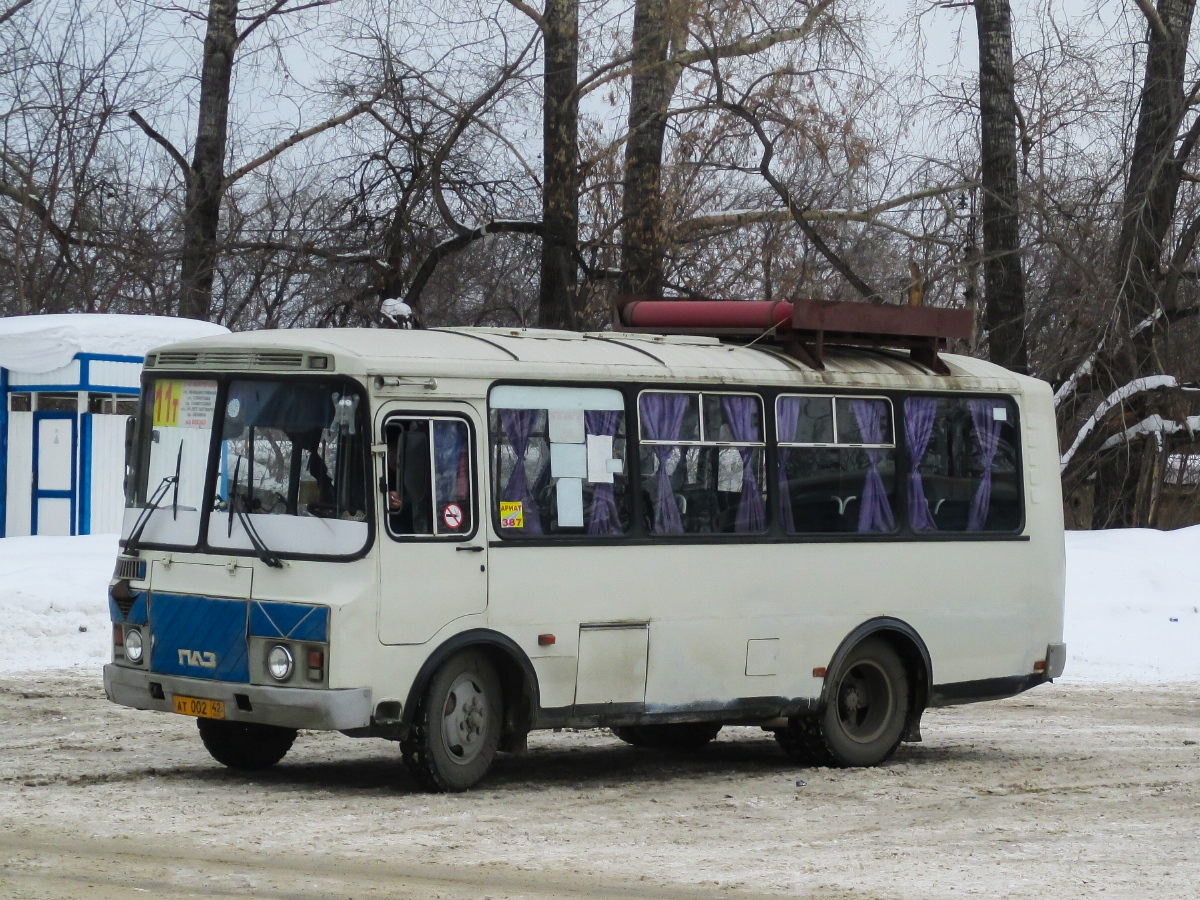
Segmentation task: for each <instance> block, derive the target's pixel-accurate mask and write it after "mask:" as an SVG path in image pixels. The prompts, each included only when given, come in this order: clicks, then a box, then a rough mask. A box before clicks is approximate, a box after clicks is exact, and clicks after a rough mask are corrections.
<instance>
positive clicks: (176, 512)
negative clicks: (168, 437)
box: [171, 441, 183, 522]
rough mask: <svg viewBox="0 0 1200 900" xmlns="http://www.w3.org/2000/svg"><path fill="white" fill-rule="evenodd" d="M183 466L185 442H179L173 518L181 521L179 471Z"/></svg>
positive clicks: (172, 506) (172, 508) (176, 458)
mask: <svg viewBox="0 0 1200 900" xmlns="http://www.w3.org/2000/svg"><path fill="white" fill-rule="evenodd" d="M182 466H183V441H180V442H179V452H178V453H176V454H175V491H174V494H173V495H172V497H171V518H172V519H173V520H174V521H176V522H177V521H179V470H180V468H181V467H182Z"/></svg>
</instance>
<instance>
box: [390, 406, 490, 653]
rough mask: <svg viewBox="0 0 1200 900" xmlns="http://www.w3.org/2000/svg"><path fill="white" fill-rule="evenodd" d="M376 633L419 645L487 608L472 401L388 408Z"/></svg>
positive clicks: (477, 432) (476, 424) (478, 431)
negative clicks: (435, 406)
mask: <svg viewBox="0 0 1200 900" xmlns="http://www.w3.org/2000/svg"><path fill="white" fill-rule="evenodd" d="M381 421H382V426H381V430H380V432H381V438H382V440H381V443H382V444H383V452H382V453H380V454H377V456H376V474H377V476H378V478H379V481H378V490H379V491H380V495H381V496H380V509H381V514H380V535H379V542H380V553H379V558H380V587H379V619H378V629H379V640H380V642H381V643H384V644H422V643H424V642H426V641H428V640H429V639H430V638H432V637H433V636H434V635H435V634H437V632H438V631H439V630H441V629H442V628H443V627H445V626H446V625H448V624H449V623H451V622H453V621H454V620H455V619H460V618H462V617H463V616H469V615H472V614H477V613H482V612H484V611H485V610H486V609H487V574H486V570H487V555H488V554H487V536H486V532H485V531H484V529H482V528H481V527H480V514H479V477H478V467H479V453H478V446H479V435H480V434H481V433H482V431H481V429H480V425H479V422H478V421H477V418H476V415H475V412H474V410H473V409H472V408H471V407H469V406H467V405H466V404H447V405H445V406H443V407H440V408H437V409H430V408H429V407H421V408H416V407H408V408H406V407H405V406H402V405H400V404H396V405H394V406H391V407H388V408H385V410H384V412H383V414H382V419H381Z"/></svg>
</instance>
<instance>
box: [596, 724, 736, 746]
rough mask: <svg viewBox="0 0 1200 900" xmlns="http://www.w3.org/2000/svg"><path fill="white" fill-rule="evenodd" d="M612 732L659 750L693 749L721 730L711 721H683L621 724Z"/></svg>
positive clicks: (626, 740)
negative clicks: (653, 723)
mask: <svg viewBox="0 0 1200 900" xmlns="http://www.w3.org/2000/svg"><path fill="white" fill-rule="evenodd" d="M612 731H613V734H615V735H616V736H617V737H619V738H620V739H621V740H623V741H624V742H625V743H627V744H632V745H633V746H635V747H652V748H654V749H659V750H695V749H697V748H699V747H703V746H704V745H705V744H708V743H710V742H711V741H712V740H713V738H715V737H716V736H717V735H718V734H719V733H720V731H721V726H720V725H719V724H716V723H713V722H685V723H679V724H673V725H622V726H621V727H619V728H614V729H613V730H612Z"/></svg>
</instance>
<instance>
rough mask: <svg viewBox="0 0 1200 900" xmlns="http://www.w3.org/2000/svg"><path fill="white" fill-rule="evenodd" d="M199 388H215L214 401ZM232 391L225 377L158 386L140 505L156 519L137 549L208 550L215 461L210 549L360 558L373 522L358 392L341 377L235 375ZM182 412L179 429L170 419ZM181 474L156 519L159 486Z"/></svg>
mask: <svg viewBox="0 0 1200 900" xmlns="http://www.w3.org/2000/svg"><path fill="white" fill-rule="evenodd" d="M201 386H203V388H204V390H207V391H208V394H207V395H206V399H205V400H204V402H201V401H200V399H199V397H198V396H197V395H198V392H199V391H200V390H201ZM223 387H224V390H222V391H220V392H219V393H218V384H217V382H216V381H186V380H184V381H172V380H161V381H157V382H155V383H154V391H155V395H156V400H155V403H154V407H153V413H152V416H151V419H152V429H153V430H152V433H151V436H150V442H149V450H148V455H147V456H146V457H145V458H146V465H145V467H144V468H145V473H144V475H143V477H141V478H139V479H138V485H139V487H138V492H137V494H136V498H135V499H136V503H135V504H134V505H135V506H137V507H140V508H141V515H142V516H143V517H144V516H145V515H146V514H147V513H149V516H150V518H149V520H148V521H147V522H146V524H145V526H144V533H143V535H142V536H141V539H140V541H139V543H142V544H170V545H174V546H195V545H196V544H197V543H198V541H199V537H200V528H201V522H200V511H201V508H202V506H203V504H202V503H201V499H202V497H203V494H204V485H205V476H206V474H207V469H208V467H209V459H210V457H211V459H212V462H211V465H212V466H213V467H215V472H214V473H213V478H212V481H211V482H210V483H211V484H212V488H211V490H212V495H211V496H210V497H209V504H208V506H209V509H208V513H209V515H208V522H207V527H206V533H205V544H206V545H207V546H208V548H210V549H212V550H234V551H245V552H248V553H258V552H259V550H260V548H262V547H263V546H264V545H265V547H266V548H267V549H268V550H269V551H270V552H271V553H292V554H302V555H314V556H344V555H350V554H354V553H357V552H359V551H361V550H362V549H363V548H364V546H365V545H366V543H367V541H368V540H369V536H370V526H369V524H368V502H369V498H368V491H367V477H366V448H367V435H366V434H365V433H364V432H365V412H366V410H365V409H364V408H360V407H361V406H362V404H361V398H360V394H359V393H358V392H357V391H356V390H355V389H354V387H353V386H352V385H351V384H349V383H348V382H344V381H340V380H335V379H320V380H309V379H303V380H301V379H295V380H289V381H277V380H271V379H265V378H264V379H241V378H231V379H230V380H228V381H227V382H226V383H225V384H224V385H223ZM160 398H162V401H161V402H160ZM218 400H219V401H220V403H221V409H220V417H219V421H218V418H217V415H216V412H217V408H216V405H217V402H218ZM176 406H177V407H178V408H179V409H180V412H179V413H178V416H177V418H178V421H177V419H176V418H172V416H173V415H174V414H173V413H171V410H173V409H175V407H176ZM160 407H161V409H160ZM164 410H165V411H164ZM214 429H215V430H216V435H215V440H216V448H215V449H216V452H215V453H212V452H211V449H212V444H213V439H214V434H213V431H214ZM177 468H178V470H179V480H178V484H177V485H175V484H171V483H168V485H167V487H166V488H165V491H163V492H162V493H163V496H162V498H161V500H160V501H159V502H158V504H157V509H155V510H153V511H150V510H149V509H148V507H149V506H150V505H152V504H153V500H154V493H155V490H156V487H158V486H160V485H161V483H162V480H163V478H168V479H169V478H171V477H172V476H173V475H174V473H175V471H176V469H177ZM176 486H177V487H178V488H179V497H180V499H179V501H178V503H176V502H175V500H174V496H175V487H176ZM185 514H186V515H188V516H191V519H190V520H189V521H188V522H187V523H186V524H185V523H184V522H183V519H184V517H185ZM129 518H130V517H129V516H128V515H127V517H126V520H127V529H128V527H129V526H128V523H129Z"/></svg>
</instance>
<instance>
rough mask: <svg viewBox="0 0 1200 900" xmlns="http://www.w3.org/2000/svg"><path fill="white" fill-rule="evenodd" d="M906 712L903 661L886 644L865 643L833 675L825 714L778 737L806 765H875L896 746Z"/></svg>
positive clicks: (799, 722)
mask: <svg viewBox="0 0 1200 900" xmlns="http://www.w3.org/2000/svg"><path fill="white" fill-rule="evenodd" d="M908 710H909V689H908V673H907V671H906V670H905V668H904V662H903V661H902V660H901V659H900V656H899V655H898V654H897V653H896V651H895V650H893V649H892V647H891V645H890V644H888V643H887V642H886V641H884V640H881V639H880V638H867V639H866V640H865V641H863V642H862V643H860V644H859V645H858V646H857V647H855V648H854V649H853V650H851V651H850V653H849V655H848V656H847V657H846V659H845V660H844V661H843V663H842V665H841V666H840V667H839V669H838V671H837V672H836V673H834V678H833V682H832V683H831V685H830V690H829V695H828V702H827V705H826V707H825V711H824V713H822V714H821V715H820V716H819V717H817V718H814V719H801V720H797V721H794V722H793V723H792V724H791V725H789V726H788V728H786V729H784V730H782V731H780V732H777V734H776V737H777V739H778V740H779V744H780V746H781V747H782V748H783V749H784V751H785V752H786V753H787V754H788V755H789V756H791V757H792V758H793V759H795V760H796V761H797V762H799V763H802V764H804V765H824V766H840V767H843V768H849V767H860V766H877V765H879V764H880V763H882V762H884V761H885V760H887V759H888V758H889V757H890V756H891V755H892V754H893V753H894V752H895V751H896V748H897V747H898V746H899V745H900V739H901V737H902V736H903V735H904V724H905V721H906V720H907V719H908Z"/></svg>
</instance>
